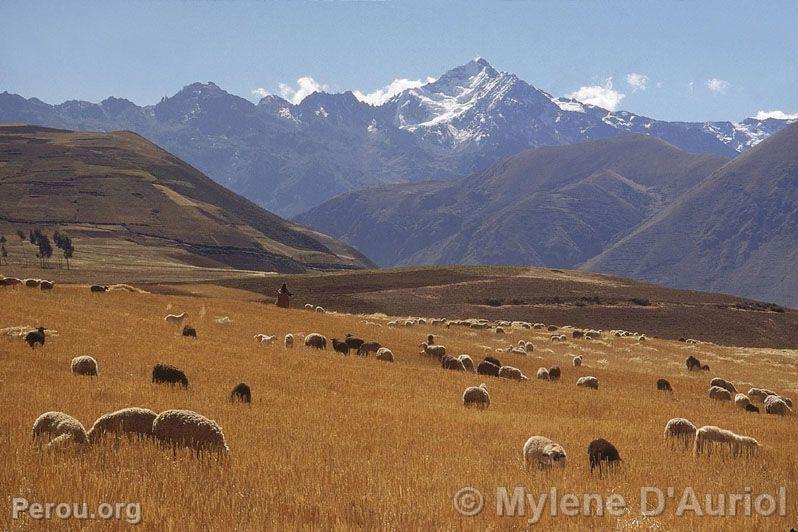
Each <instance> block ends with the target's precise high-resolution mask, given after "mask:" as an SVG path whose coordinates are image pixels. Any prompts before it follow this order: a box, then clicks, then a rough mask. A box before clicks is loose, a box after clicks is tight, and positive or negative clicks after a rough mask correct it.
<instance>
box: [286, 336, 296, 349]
mask: <svg viewBox="0 0 798 532" xmlns="http://www.w3.org/2000/svg"><path fill="white" fill-rule="evenodd" d="M284 343H285V348H286V349H293V348H294V335H293V334H291V333H289V334H286V335H285V339H284Z"/></svg>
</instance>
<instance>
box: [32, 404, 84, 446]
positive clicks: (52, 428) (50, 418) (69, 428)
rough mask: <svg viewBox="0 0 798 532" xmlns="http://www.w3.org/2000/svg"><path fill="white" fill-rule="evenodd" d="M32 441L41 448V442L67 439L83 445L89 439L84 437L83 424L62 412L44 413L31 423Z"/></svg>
mask: <svg viewBox="0 0 798 532" xmlns="http://www.w3.org/2000/svg"><path fill="white" fill-rule="evenodd" d="M31 433H32V437H33V441H34V443H36V444H37V446H38V447H39V448H41V444H42V441H43V440H45V439H46V440H48V442H50V441H52V440H54V439H56V438H59V437H62V436H63V437H64V438H63V439H62V440H61V441H63V440H66V439H68V440H69V442H71V443H76V444H80V445H82V444H85V443H88V441H89V439H88V436H86V429H85V428H83V424H82V423H81V422H80V421H78V420H77V419H75V418H74V417H72V416H70V415H69V414H65V413H63V412H45V413H44V414H42V415H40V416H39V417H38V418H36V421H34V422H33V429H32V431H31Z"/></svg>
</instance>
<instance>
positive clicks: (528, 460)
mask: <svg viewBox="0 0 798 532" xmlns="http://www.w3.org/2000/svg"><path fill="white" fill-rule="evenodd" d="M523 452H524V469H526V470H529V467H530V466H531V465H533V464H534V465H537V466H538V468H540V469H546V468H549V467H551V466H553V465H554V464H557V465H559V466H560V467H565V462H566V460H567V457H566V455H565V449H563V447H562V445H560V444H559V443H555V442H553V441H551V440H550V439H548V438H546V437H544V436H532V437H531V438H529V439H528V440H527V441H526V443H525V444H524V451H523Z"/></svg>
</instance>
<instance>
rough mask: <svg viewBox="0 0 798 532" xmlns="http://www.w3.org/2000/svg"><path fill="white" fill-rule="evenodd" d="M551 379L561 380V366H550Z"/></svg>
mask: <svg viewBox="0 0 798 532" xmlns="http://www.w3.org/2000/svg"><path fill="white" fill-rule="evenodd" d="M549 380H550V381H558V380H560V366H552V367H550V368H549Z"/></svg>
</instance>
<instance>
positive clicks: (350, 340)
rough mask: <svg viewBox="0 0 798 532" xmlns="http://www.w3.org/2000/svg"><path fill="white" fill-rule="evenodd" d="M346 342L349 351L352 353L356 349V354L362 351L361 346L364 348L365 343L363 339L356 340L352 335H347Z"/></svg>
mask: <svg viewBox="0 0 798 532" xmlns="http://www.w3.org/2000/svg"><path fill="white" fill-rule="evenodd" d="M344 341H345V342H346V345H348V346H349V350H350V351H351V350H353V349H354V350H355V353H357V352H358V350H360V346H362V345H363V344H364V343H365V342H364V341H363V339H362V338H356V337H354V336H352V335H351V334H347V335H346V340H344Z"/></svg>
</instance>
